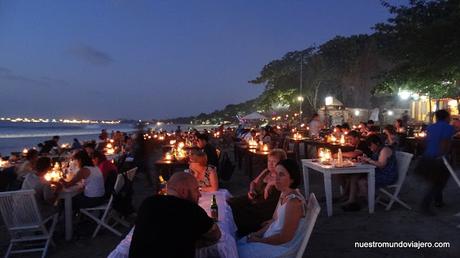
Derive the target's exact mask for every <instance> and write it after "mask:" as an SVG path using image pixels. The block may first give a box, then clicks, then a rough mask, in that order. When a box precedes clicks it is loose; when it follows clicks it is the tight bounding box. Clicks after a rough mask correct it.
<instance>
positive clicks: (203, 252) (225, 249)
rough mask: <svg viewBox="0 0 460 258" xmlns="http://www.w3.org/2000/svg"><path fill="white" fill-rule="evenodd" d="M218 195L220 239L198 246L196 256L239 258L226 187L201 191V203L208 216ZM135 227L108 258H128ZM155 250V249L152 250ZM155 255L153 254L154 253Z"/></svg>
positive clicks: (198, 257)
mask: <svg viewBox="0 0 460 258" xmlns="http://www.w3.org/2000/svg"><path fill="white" fill-rule="evenodd" d="M213 194H215V195H216V201H217V205H218V207H219V215H218V216H219V218H218V221H217V225H218V226H219V229H220V231H221V237H220V239H219V241H218V242H217V243H216V244H214V245H211V246H207V247H202V248H197V249H196V251H195V257H197V258H206V257H221V258H238V249H237V246H236V239H235V237H236V230H237V228H236V224H235V221H234V220H233V213H232V209H231V208H230V205H228V203H227V199H229V198H230V197H231V195H230V193H229V192H228V191H227V190H225V189H220V190H218V191H216V192H209V193H205V192H203V193H201V197H200V199H199V203H198V204H199V205H200V207H201V208H203V209H204V210H205V211H206V213H207V214H208V216H210V215H211V211H210V207H211V201H212V195H213ZM133 232H134V228H132V229H131V230H130V231H129V233H128V234H127V235H126V237H125V238H124V239H123V240H122V241H121V242H120V243H119V244H118V245H117V246H116V247H115V249H114V250H113V251H112V252H111V253H110V254H109V255H108V258H128V257H129V248H130V245H131V239H132V236H133ZM152 252H154V251H152ZM152 257H153V255H152Z"/></svg>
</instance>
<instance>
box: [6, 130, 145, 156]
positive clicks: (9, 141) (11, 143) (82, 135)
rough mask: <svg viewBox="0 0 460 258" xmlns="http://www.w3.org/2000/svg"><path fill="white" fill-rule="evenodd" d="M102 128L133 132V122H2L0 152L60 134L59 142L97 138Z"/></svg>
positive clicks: (8, 153) (11, 150)
mask: <svg viewBox="0 0 460 258" xmlns="http://www.w3.org/2000/svg"><path fill="white" fill-rule="evenodd" d="M102 129H106V130H107V132H108V133H110V132H111V131H112V130H113V131H117V130H119V131H123V132H132V131H135V130H136V129H135V127H134V125H132V124H117V125H107V124H90V125H76V124H62V123H12V122H0V154H2V155H3V156H8V155H10V153H11V152H15V151H21V150H22V149H23V148H32V147H37V144H39V143H42V142H44V141H46V140H49V139H51V138H52V137H53V136H54V135H59V136H60V140H59V144H63V143H72V142H73V139H74V138H77V139H78V140H80V141H86V140H96V139H97V137H98V135H99V133H100V132H101V130H102Z"/></svg>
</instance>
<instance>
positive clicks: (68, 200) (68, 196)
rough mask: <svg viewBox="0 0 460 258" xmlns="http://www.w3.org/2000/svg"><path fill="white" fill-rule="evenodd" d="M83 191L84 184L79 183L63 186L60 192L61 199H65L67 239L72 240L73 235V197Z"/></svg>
mask: <svg viewBox="0 0 460 258" xmlns="http://www.w3.org/2000/svg"><path fill="white" fill-rule="evenodd" d="M81 192H83V185H82V183H79V184H77V185H74V186H71V187H67V188H63V189H62V191H61V192H60V193H59V194H58V198H59V199H60V200H64V224H65V227H64V228H65V240H66V241H70V240H72V235H73V208H72V206H73V205H72V198H73V197H74V196H76V195H77V194H79V193H81Z"/></svg>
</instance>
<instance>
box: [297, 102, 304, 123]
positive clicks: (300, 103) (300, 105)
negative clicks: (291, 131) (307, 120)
mask: <svg viewBox="0 0 460 258" xmlns="http://www.w3.org/2000/svg"><path fill="white" fill-rule="evenodd" d="M297 101H298V102H299V119H300V123H302V102H303V96H298V97H297Z"/></svg>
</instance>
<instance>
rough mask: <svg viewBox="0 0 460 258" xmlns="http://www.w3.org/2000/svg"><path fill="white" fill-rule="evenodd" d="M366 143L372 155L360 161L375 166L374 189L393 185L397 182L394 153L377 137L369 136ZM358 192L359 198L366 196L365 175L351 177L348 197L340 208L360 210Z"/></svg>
mask: <svg viewBox="0 0 460 258" xmlns="http://www.w3.org/2000/svg"><path fill="white" fill-rule="evenodd" d="M366 142H367V143H368V145H369V149H370V150H371V151H372V153H373V154H372V156H371V157H370V158H368V157H366V156H363V157H361V161H363V162H366V163H369V164H372V165H374V166H376V168H375V189H379V188H381V187H384V186H387V185H390V184H393V183H395V182H396V180H398V171H397V166H396V156H395V152H394V151H393V150H392V149H391V148H390V147H388V146H385V145H384V144H383V142H382V140H381V139H380V137H379V136H377V135H371V136H369V137H368V138H367V140H366ZM359 190H361V191H359ZM358 192H361V194H360V196H363V197H364V196H367V175H364V176H363V175H359V174H356V175H352V176H351V181H350V195H349V198H348V201H347V202H346V203H344V205H343V206H342V208H343V209H344V210H345V211H356V210H359V209H360V208H361V207H360V204H359V203H358V202H356V198H357V195H358Z"/></svg>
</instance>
